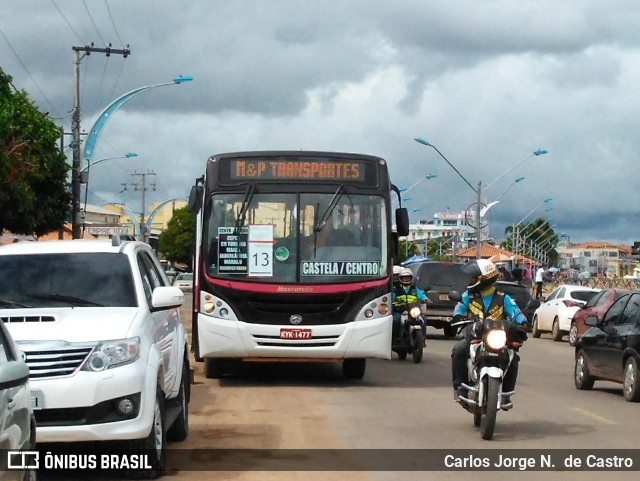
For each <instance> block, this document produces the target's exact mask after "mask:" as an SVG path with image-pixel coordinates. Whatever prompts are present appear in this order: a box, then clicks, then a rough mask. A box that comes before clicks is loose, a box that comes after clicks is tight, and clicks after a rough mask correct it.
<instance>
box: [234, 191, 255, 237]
mask: <svg viewBox="0 0 640 481" xmlns="http://www.w3.org/2000/svg"><path fill="white" fill-rule="evenodd" d="M255 193H256V184H251V185H250V186H249V187H248V188H247V193H246V194H245V195H244V200H243V201H242V207H240V212H238V219H237V220H236V227H235V229H234V231H235V233H236V234H237V233H238V231H239V230H240V227H242V226H243V225H244V220H245V218H246V216H247V211H248V210H249V206H250V205H251V200H252V199H253V196H254V195H255Z"/></svg>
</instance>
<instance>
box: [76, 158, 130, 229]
mask: <svg viewBox="0 0 640 481" xmlns="http://www.w3.org/2000/svg"><path fill="white" fill-rule="evenodd" d="M137 156H138V154H136V153H135V152H127V153H126V154H124V155H120V156H118V157H107V158H106V159H100V160H96V161H95V162H94V163H91V161H90V160H87V165H86V166H85V167H84V168H83V169H82V170H80V182H81V183H84V216H85V218H84V222H83V223H82V235H84V229H85V226H86V224H87V199H88V198H89V174H90V171H91V167H95V166H96V165H98V164H100V163H102V162H106V161H107V160H116V159H129V158H131V157H137Z"/></svg>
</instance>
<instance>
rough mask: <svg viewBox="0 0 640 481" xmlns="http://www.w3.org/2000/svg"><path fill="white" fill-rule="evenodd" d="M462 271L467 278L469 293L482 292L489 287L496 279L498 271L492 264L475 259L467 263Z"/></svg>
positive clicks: (485, 260)
mask: <svg viewBox="0 0 640 481" xmlns="http://www.w3.org/2000/svg"><path fill="white" fill-rule="evenodd" d="M462 271H463V272H464V273H465V274H467V275H468V276H469V285H468V286H467V289H469V290H470V291H475V292H479V291H483V290H485V289H487V288H489V287H491V286H492V285H493V284H494V283H495V282H496V280H497V279H498V270H497V269H496V266H495V264H494V263H493V262H491V261H490V260H488V259H477V260H474V261H470V262H467V263H466V264H465V265H464V266H463V267H462Z"/></svg>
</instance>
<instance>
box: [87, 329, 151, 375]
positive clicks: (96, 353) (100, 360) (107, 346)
mask: <svg viewBox="0 0 640 481" xmlns="http://www.w3.org/2000/svg"><path fill="white" fill-rule="evenodd" d="M139 357H140V338H139V337H131V338H129V339H116V340H113V341H103V342H101V343H99V344H98V345H97V346H96V347H95V348H94V349H93V351H91V354H89V357H87V359H86V360H85V362H84V364H83V366H82V368H81V370H82V371H94V372H99V371H104V370H106V369H111V368H113V367H118V366H124V365H125V364H130V363H132V362H134V361H136V360H137V359H138V358H139Z"/></svg>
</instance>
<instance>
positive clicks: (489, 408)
mask: <svg viewBox="0 0 640 481" xmlns="http://www.w3.org/2000/svg"><path fill="white" fill-rule="evenodd" d="M469 324H472V325H473V338H472V339H471V344H470V356H469V359H468V361H467V368H468V373H469V374H468V377H469V380H470V382H471V383H470V385H467V384H464V383H463V384H462V387H463V388H465V389H466V390H467V394H466V395H464V396H460V404H461V405H462V407H464V408H465V409H466V410H467V411H469V412H470V413H472V414H473V424H474V425H475V426H479V427H480V436H481V437H482V439H486V440H490V439H492V438H493V433H494V430H495V426H496V418H497V414H498V411H499V410H503V411H508V410H509V409H511V408H512V407H513V403H512V401H511V397H512V396H513V395H514V394H515V391H509V392H503V391H502V382H503V379H504V374H505V373H506V372H507V370H508V369H509V366H510V365H511V363H512V361H513V358H514V356H515V355H516V351H515V349H516V348H518V347H519V346H520V345H522V343H521V342H520V341H513V342H511V341H509V340H508V336H507V321H506V320H504V319H492V318H491V317H487V318H486V319H463V320H461V321H459V322H456V323H454V324H452V325H457V326H459V327H460V331H461V330H462V329H463V328H464V327H465V326H467V325H469Z"/></svg>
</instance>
